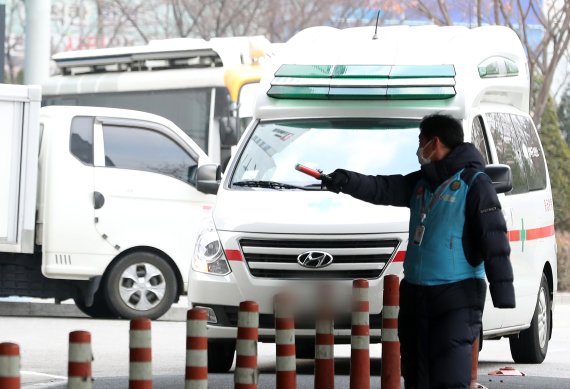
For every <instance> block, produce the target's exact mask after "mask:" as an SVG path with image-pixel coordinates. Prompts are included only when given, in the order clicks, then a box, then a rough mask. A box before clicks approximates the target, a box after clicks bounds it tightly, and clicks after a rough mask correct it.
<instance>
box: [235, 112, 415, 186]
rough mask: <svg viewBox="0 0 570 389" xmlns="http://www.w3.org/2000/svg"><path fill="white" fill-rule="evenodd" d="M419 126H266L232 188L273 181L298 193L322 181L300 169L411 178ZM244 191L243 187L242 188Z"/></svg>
mask: <svg viewBox="0 0 570 389" xmlns="http://www.w3.org/2000/svg"><path fill="white" fill-rule="evenodd" d="M418 134H419V121H411V120H396V119H330V120H308V121H282V122H261V123H260V124H258V126H257V128H256V129H255V130H254V132H253V133H252V135H251V137H250V139H248V140H247V145H246V147H245V149H244V150H243V152H242V153H241V155H240V157H239V160H238V161H237V164H236V165H235V169H234V171H233V176H232V184H235V183H238V182H239V183H241V184H243V183H244V181H271V182H278V183H283V184H289V185H294V186H298V187H305V186H307V187H308V186H315V185H316V184H319V183H320V181H318V180H316V179H314V178H312V177H310V176H307V175H305V174H303V173H301V172H299V171H297V170H295V165H296V164H297V163H300V164H302V165H305V166H308V167H310V168H313V169H319V170H322V171H323V172H324V173H330V172H332V171H333V170H335V169H337V168H343V169H348V170H354V171H357V172H360V173H363V174H371V175H376V174H384V175H388V174H407V173H410V172H412V171H415V170H418V169H419V164H418V161H417V157H416V150H417V148H418ZM240 187H243V185H241V186H240Z"/></svg>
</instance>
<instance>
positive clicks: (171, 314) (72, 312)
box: [0, 292, 570, 321]
mask: <svg viewBox="0 0 570 389" xmlns="http://www.w3.org/2000/svg"><path fill="white" fill-rule="evenodd" d="M184 301H186V300H184ZM555 303H556V304H564V305H566V304H570V292H560V293H557V294H556V302H555ZM187 311H188V308H187V307H186V306H185V305H182V304H176V305H174V306H172V308H170V309H169V310H168V312H166V313H165V314H164V315H163V316H162V317H161V318H160V319H158V320H159V321H186V313H187ZM1 316H29V317H69V318H88V317H89V316H87V315H85V314H84V313H83V312H81V311H80V310H79V309H78V308H77V307H76V306H75V304H67V303H64V304H55V303H50V302H45V303H36V302H8V301H0V317H1Z"/></svg>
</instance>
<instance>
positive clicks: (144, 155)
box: [0, 93, 220, 318]
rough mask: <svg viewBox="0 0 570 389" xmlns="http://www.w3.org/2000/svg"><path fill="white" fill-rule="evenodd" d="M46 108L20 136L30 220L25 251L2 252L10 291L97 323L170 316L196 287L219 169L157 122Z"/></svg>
mask: <svg viewBox="0 0 570 389" xmlns="http://www.w3.org/2000/svg"><path fill="white" fill-rule="evenodd" d="M38 96H39V93H38ZM37 108H39V100H38V102H37ZM36 113H38V116H37V117H36V122H35V125H32V126H30V127H29V128H27V131H18V129H17V128H16V131H14V133H15V134H16V135H17V136H15V138H14V141H18V142H20V146H21V148H22V150H24V152H26V153H27V154H26V155H27V157H26V158H23V159H21V161H22V169H19V170H17V173H18V174H13V175H12V178H13V179H12V180H11V181H10V182H8V183H7V184H9V185H7V187H9V188H12V189H13V190H20V193H21V201H19V202H16V205H17V206H16V207H15V208H14V209H16V210H21V212H23V213H24V214H23V218H24V220H25V221H26V222H28V224H23V225H24V226H27V228H26V229H24V230H23V231H21V233H20V234H19V235H16V237H15V238H16V239H15V242H16V241H19V242H21V244H20V245H19V246H18V245H12V247H11V248H10V247H8V246H2V249H3V250H2V252H0V270H1V271H0V295H1V296H14V295H15V296H31V297H44V298H47V297H52V298H55V299H56V300H65V299H68V298H72V299H74V300H75V302H76V304H77V306H78V307H79V308H80V309H81V310H82V311H84V312H85V313H87V314H89V315H91V316H94V317H122V318H134V317H150V318H158V317H160V316H161V315H162V314H164V313H165V312H166V311H167V310H168V309H169V308H170V306H171V305H172V303H173V302H175V301H176V300H178V297H179V296H180V295H181V294H184V293H185V292H186V290H187V287H188V272H189V267H190V258H191V255H192V252H193V248H194V242H195V238H196V235H197V231H198V230H199V229H200V221H201V220H202V219H203V218H204V217H205V216H206V215H207V214H208V213H209V212H210V211H211V208H212V205H213V203H214V199H215V196H213V195H212V194H211V192H212V190H210V189H209V188H212V187H214V188H215V187H216V185H215V184H216V180H218V179H219V178H220V172H219V167H217V166H216V165H213V164H212V163H211V161H210V159H209V158H208V157H207V156H206V154H205V153H204V152H203V151H202V150H201V149H200V147H198V145H197V144H196V143H195V142H194V141H193V140H192V139H190V138H189V137H188V135H186V134H185V133H184V132H183V131H182V130H181V129H180V128H178V127H177V126H176V125H175V124H174V123H172V122H171V121H169V120H167V119H164V118H162V117H160V116H157V115H153V114H148V113H144V112H139V111H132V110H122V109H112V108H99V107H69V106H52V107H44V108H41V110H39V112H38V111H36ZM14 150H17V148H14ZM21 157H22V155H21V154H18V155H16V154H15V153H14V154H13V161H15V162H19V161H20V158H21ZM20 182H23V183H25V184H26V185H22V186H19V183H20ZM212 182H213V183H214V186H212ZM26 217H27V218H28V219H30V220H28V219H25V218H26ZM2 221H3V222H4V220H2ZM8 222H9V221H8ZM16 222H17V219H16ZM15 225H16V226H17V225H18V224H15ZM15 278H17V279H18V280H19V282H18V283H14V282H10V280H13V279H15Z"/></svg>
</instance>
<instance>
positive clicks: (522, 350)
mask: <svg viewBox="0 0 570 389" xmlns="http://www.w3.org/2000/svg"><path fill="white" fill-rule="evenodd" d="M551 306H552V302H551V301H550V290H549V288H548V281H547V280H546V276H545V275H544V274H543V275H542V279H541V280H540V288H539V290H538V298H537V301H536V307H535V308H534V315H533V316H532V321H531V324H530V327H529V328H527V329H526V330H524V331H521V332H520V333H519V335H518V336H516V335H515V336H511V337H510V338H509V343H510V346H511V356H512V357H513V359H514V361H515V363H542V361H544V358H545V357H546V352H547V351H548V341H549V338H550V323H551V321H552V311H551Z"/></svg>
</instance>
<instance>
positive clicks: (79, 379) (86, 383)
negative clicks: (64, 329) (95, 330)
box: [67, 331, 93, 389]
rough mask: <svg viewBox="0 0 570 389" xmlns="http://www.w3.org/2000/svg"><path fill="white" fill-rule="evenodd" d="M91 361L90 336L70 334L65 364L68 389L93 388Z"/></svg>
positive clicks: (86, 333)
mask: <svg viewBox="0 0 570 389" xmlns="http://www.w3.org/2000/svg"><path fill="white" fill-rule="evenodd" d="M92 360H93V353H92V352H91V334H90V333H89V332H87V331H73V332H70V333H69V358H68V363H67V376H68V379H67V388H68V389H90V388H92V387H93V377H92V373H91V361H92Z"/></svg>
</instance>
